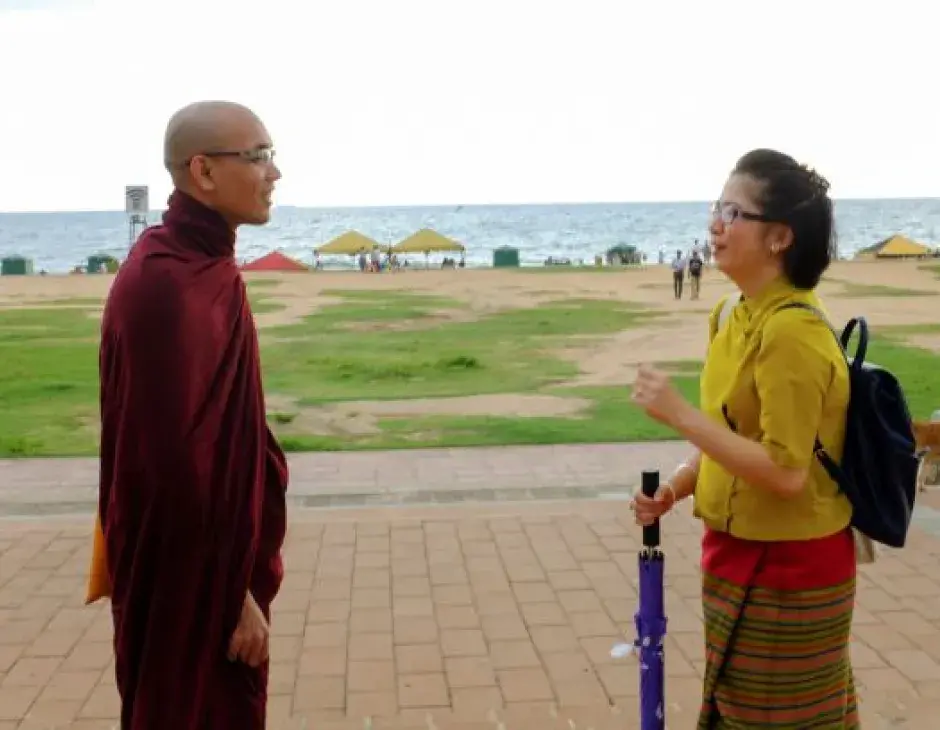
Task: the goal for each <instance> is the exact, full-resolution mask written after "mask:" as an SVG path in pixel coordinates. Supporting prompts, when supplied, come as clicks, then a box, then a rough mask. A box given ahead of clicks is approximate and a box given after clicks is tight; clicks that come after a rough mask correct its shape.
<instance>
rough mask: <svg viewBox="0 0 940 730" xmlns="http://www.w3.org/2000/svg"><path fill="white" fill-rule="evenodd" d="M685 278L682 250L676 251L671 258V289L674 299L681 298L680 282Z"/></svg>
mask: <svg viewBox="0 0 940 730" xmlns="http://www.w3.org/2000/svg"><path fill="white" fill-rule="evenodd" d="M684 280H685V256H683V255H682V251H681V250H680V251H676V257H675V258H674V259H673V260H672V289H673V294H674V295H675V297H676V299H682V284H683V282H684Z"/></svg>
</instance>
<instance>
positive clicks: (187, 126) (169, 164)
mask: <svg viewBox="0 0 940 730" xmlns="http://www.w3.org/2000/svg"><path fill="white" fill-rule="evenodd" d="M246 123H249V124H251V125H259V126H260V125H261V120H260V119H258V116H257V115H256V114H255V113H254V112H253V111H251V109H249V108H248V107H245V106H242V105H241V104H236V103H234V102H231V101H197V102H196V103H194V104H189V105H188V106H185V107H183V108H182V109H180V110H179V111H178V112H176V114H174V115H173V116H172V117H171V118H170V121H169V123H168V124H167V127H166V136H165V137H164V140H163V164H164V165H165V166H166V169H167V170H168V171H169V173H170V175H171V176H172V177H173V182H174V183H176V185H177V187H185V186H184V185H183V184H182V183H183V180H184V178H185V177H186V167H185V166H186V162H187V161H188V160H190V159H191V158H192V157H193V156H194V155H198V154H204V153H206V152H218V151H221V150H225V149H228V148H230V146H231V145H232V144H233V143H234V141H233V138H234V136H235V134H236V133H237V131H238V130H239V129H241V128H243V127H244V126H245V124H246Z"/></svg>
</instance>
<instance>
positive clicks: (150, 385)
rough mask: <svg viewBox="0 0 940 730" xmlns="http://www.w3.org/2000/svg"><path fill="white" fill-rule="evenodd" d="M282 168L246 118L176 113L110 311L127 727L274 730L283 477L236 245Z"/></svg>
mask: <svg viewBox="0 0 940 730" xmlns="http://www.w3.org/2000/svg"><path fill="white" fill-rule="evenodd" d="M273 155H274V152H273V148H272V145H271V138H270V137H269V135H268V132H267V131H266V130H265V128H264V125H263V124H262V123H261V121H260V120H259V119H258V117H256V116H255V115H254V114H253V113H252V112H251V111H249V110H248V109H246V108H244V107H242V106H239V105H237V104H232V103H227V102H226V103H223V102H201V103H197V104H193V105H191V106H187V107H186V108H184V109H182V110H180V111H179V112H177V113H176V114H175V115H174V116H173V118H172V119H171V120H170V123H169V125H168V128H167V131H166V141H165V148H164V159H165V164H166V168H167V170H168V171H169V172H170V175H171V176H172V178H173V185H174V192H173V194H172V196H171V197H170V200H169V207H168V209H167V211H166V213H165V214H164V216H163V224H162V225H157V226H153V227H151V228H149V229H147V230H146V231H145V232H144V233H143V234H142V235H141V237H140V239H139V240H138V241H137V243H136V245H135V246H134V248H133V250H132V251H131V252H130V254H129V256H128V258H127V261H126V262H125V263H124V265H123V266H122V267H121V269H120V271H119V273H118V274H117V277H116V279H115V281H114V284H113V286H112V288H111V292H110V294H109V296H108V301H107V305H106V307H105V312H104V320H103V325H102V338H101V351H100V373H101V422H102V430H101V483H100V496H99V511H100V518H101V523H102V527H103V532H104V537H105V543H106V546H107V554H108V573H109V578H110V581H111V587H112V589H111V602H112V612H113V618H114V648H115V654H116V667H115V671H116V678H117V687H118V692H119V694H120V697H121V728H122V730H215V729H216V728H218V730H255V729H257V728H264V727H265V710H266V707H265V705H266V698H267V683H268V632H269V621H270V612H269V611H270V605H271V601H272V600H273V599H274V597H275V595H276V593H277V591H278V589H279V587H280V583H281V579H282V576H283V566H282V562H281V545H282V543H283V541H284V534H285V491H286V488H287V479H288V472H287V464H286V461H285V458H284V454H283V453H282V451H281V449H280V448H279V446H278V444H277V442H276V441H275V439H274V436H273V435H272V434H271V432H270V430H269V429H268V427H267V424H266V421H265V406H264V394H263V391H262V385H261V368H260V363H259V358H258V341H257V334H256V332H255V327H254V321H253V319H252V315H251V310H250V309H249V305H248V297H247V296H246V291H245V284H244V282H243V281H242V278H241V275H240V274H239V271H238V267H237V266H236V263H235V258H234V247H235V231H236V229H237V228H238V227H239V226H240V225H243V224H256V225H257V224H263V223H265V222H267V221H268V219H269V216H270V210H271V194H272V191H273V190H274V184H275V182H276V181H277V180H278V179H279V178H280V172H279V170H278V169H277V167H276V166H275V165H274V162H273Z"/></svg>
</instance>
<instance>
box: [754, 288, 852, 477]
mask: <svg viewBox="0 0 940 730" xmlns="http://www.w3.org/2000/svg"><path fill="white" fill-rule="evenodd" d="M784 309H805V310H806V311H808V312H812V313H813V314H815V315H816V316H817V317H818V318H819V319H820V320H822V322H823V323H824V324H825V325H826V326H827V327H828V328H829V331H830V332H831V333H832V336H833V338H835V341H836V343H837V344H838V345H839V351H840V352H841V353H842V356H843V357H844V358H845V364H846V365H847V366H848V365H849V364H850V363H849V356H848V353H847V352H846V346H847V345H848V338H849V337H850V336H851V334H852V331H851V330H850V329H849V328H846V331H845V332H844V333H843V335H842V337H839V335H838V333H837V332H836V330H835V327H833V326H832V324H831V323H830V322H829V318H828V317H826V315H825V314H823V312H822V311H821V310H820V309H819V308H818V307H814V306H813V305H812V304H807V303H806V302H787V303H786V304H784V305H783V306H781V307H778V308H777V309H775V310H774V311H773V312H772V313H771V314H772V315H773V314H776V313H777V312H781V311H783V310H784ZM866 339H867V338H866ZM866 345H867V342H866ZM859 349H861V345H860V346H859ZM813 454H814V455H815V456H816V458H817V459H818V460H819V463H820V464H822V466H823V468H824V469H825V470H826V473H827V474H828V475H829V478H830V479H832V481H834V482H835V483H836V484H838V485H840V486H841V485H842V480H843V479H844V478H845V477H844V475H843V473H842V469H841V468H840V467H839V465H838V464H837V463H836V462H835V459H833V458H832V457H831V456H829V454H828V453H827V452H826V449H825V447H824V446H823V445H822V442H821V441H820V440H819V436H818V435H817V436H816V440H815V441H814V443H813Z"/></svg>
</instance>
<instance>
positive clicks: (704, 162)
mask: <svg viewBox="0 0 940 730" xmlns="http://www.w3.org/2000/svg"><path fill="white" fill-rule="evenodd" d="M871 7H873V8H875V7H877V11H876V10H868V9H863V8H862V6H861V4H860V3H853V4H849V3H848V2H844V3H840V2H837V1H824V0H814V1H813V2H806V1H805V0H791V1H790V2H788V3H757V2H753V0H751V1H750V2H738V1H737V0H713V1H712V2H707V3H703V2H700V1H699V2H696V1H695V0H687V1H681V2H680V1H679V0H656V2H636V0H610V1H606V0H577V1H575V0H566V1H564V2H563V1H562V0H555V1H554V2H552V1H551V0H548V1H547V2H546V1H545V0H542V1H541V2H536V1H535V0H531V1H529V0H473V2H467V1H466V0H445V1H441V0H436V1H433V0H427V1H425V0H395V1H394V2H390V1H389V0H374V1H371V2H367V1H365V0H342V1H339V0H307V2H303V3H302V2H300V1H299V0H296V1H294V0H263V2H262V1H260V0H259V1H256V2H243V1H241V0H227V1H225V2H222V1H220V0H159V2H158V0H0V69H2V75H0V141H2V144H3V150H4V151H3V155H2V158H0V159H2V162H0V169H2V170H3V171H4V174H3V175H0V210H7V211H18V210H24V211H25V210H40V211H47V210H117V209H122V208H123V206H124V186H125V185H129V184H143V185H149V186H150V201H151V207H152V208H155V207H162V203H163V201H165V199H166V197H167V195H168V194H169V192H170V185H169V180H168V178H167V175H166V172H165V171H164V169H163V167H162V161H161V158H162V141H163V132H164V128H165V125H166V122H167V120H168V118H169V117H170V115H171V114H172V113H173V112H174V111H176V109H178V108H179V107H181V106H183V105H185V104H187V103H189V102H191V101H196V100H200V99H228V100H232V101H238V102H241V103H243V104H246V105H248V106H250V107H251V108H253V109H254V110H255V111H256V112H257V113H258V114H259V116H260V117H261V118H262V119H263V120H264V122H265V124H266V126H267V127H268V129H269V131H270V133H271V134H272V136H273V138H274V140H275V145H276V147H277V154H278V161H279V164H280V167H281V170H282V172H283V179H282V180H281V182H280V183H279V185H278V191H277V194H276V202H277V203H278V204H281V205H300V206H318V207H319V206H334V205H337V206H373V205H438V204H441V205H453V204H489V203H552V202H611V201H666V200H670V201H671V200H711V199H714V198H715V197H716V196H717V195H718V193H719V191H720V189H721V185H722V183H723V181H724V179H725V177H726V175H727V173H728V171H729V170H730V169H731V168H732V167H733V165H734V162H735V160H736V159H737V158H738V157H739V156H740V155H741V154H743V153H744V152H746V151H747V150H749V149H751V148H753V147H774V148H777V149H780V150H782V151H784V152H787V153H789V154H791V155H793V156H794V157H796V158H797V159H798V160H800V161H801V162H805V163H807V164H809V165H811V166H813V167H815V168H816V169H817V170H818V171H819V172H820V173H822V174H823V175H825V176H826V177H827V178H828V179H829V180H830V182H831V183H832V193H833V194H834V195H835V196H836V197H839V198H857V197H861V198H876V197H934V196H940V124H938V122H940V97H938V93H937V84H936V76H935V74H936V69H937V67H938V54H937V51H936V37H935V30H934V29H935V28H936V27H937V19H938V18H940V11H936V10H931V9H929V8H930V7H931V6H930V5H929V4H928V3H921V2H919V0H918V2H917V3H915V2H913V1H912V0H894V2H892V3H890V4H884V3H877V4H875V3H872V4H871Z"/></svg>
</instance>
